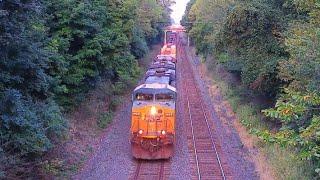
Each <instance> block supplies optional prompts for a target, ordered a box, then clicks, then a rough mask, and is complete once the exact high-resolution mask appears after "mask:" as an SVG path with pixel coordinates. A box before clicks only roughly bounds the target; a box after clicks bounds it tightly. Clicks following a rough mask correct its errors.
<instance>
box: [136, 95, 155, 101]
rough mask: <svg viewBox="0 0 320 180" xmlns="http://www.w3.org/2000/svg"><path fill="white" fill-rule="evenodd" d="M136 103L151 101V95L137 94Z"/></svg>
mask: <svg viewBox="0 0 320 180" xmlns="http://www.w3.org/2000/svg"><path fill="white" fill-rule="evenodd" d="M136 100H137V101H152V100H153V94H146V93H137V94H136Z"/></svg>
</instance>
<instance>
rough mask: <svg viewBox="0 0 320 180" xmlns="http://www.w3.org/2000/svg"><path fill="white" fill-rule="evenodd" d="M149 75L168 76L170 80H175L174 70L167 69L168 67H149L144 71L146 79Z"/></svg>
mask: <svg viewBox="0 0 320 180" xmlns="http://www.w3.org/2000/svg"><path fill="white" fill-rule="evenodd" d="M151 76H157V77H162V76H167V77H170V80H171V81H175V80H176V71H175V70H172V69H169V68H156V69H149V70H148V71H147V72H146V75H145V77H146V79H147V78H149V77H151Z"/></svg>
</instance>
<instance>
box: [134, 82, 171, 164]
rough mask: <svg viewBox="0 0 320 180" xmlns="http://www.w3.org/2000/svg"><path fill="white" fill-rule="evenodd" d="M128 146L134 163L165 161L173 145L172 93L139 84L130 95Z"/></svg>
mask: <svg viewBox="0 0 320 180" xmlns="http://www.w3.org/2000/svg"><path fill="white" fill-rule="evenodd" d="M132 100H133V101H132V114H131V145H132V154H133V156H134V157H135V158H138V159H167V158H170V157H171V156H172V155H173V145H174V141H175V130H174V129H175V120H176V117H175V110H176V103H175V102H176V89H175V88H174V87H172V86H170V85H168V84H159V83H158V84H157V83H153V84H143V85H141V86H139V87H137V88H136V89H135V90H134V93H133V95H132Z"/></svg>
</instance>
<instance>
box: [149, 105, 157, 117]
mask: <svg viewBox="0 0 320 180" xmlns="http://www.w3.org/2000/svg"><path fill="white" fill-rule="evenodd" d="M150 114H151V115H152V116H154V115H156V114H157V108H156V107H154V106H152V107H151V110H150Z"/></svg>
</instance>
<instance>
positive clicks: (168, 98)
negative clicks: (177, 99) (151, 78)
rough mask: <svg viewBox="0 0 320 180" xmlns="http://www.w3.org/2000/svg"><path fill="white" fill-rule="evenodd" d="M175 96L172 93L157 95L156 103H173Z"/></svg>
mask: <svg viewBox="0 0 320 180" xmlns="http://www.w3.org/2000/svg"><path fill="white" fill-rule="evenodd" d="M173 100H174V94H172V93H163V94H156V101H173Z"/></svg>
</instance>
